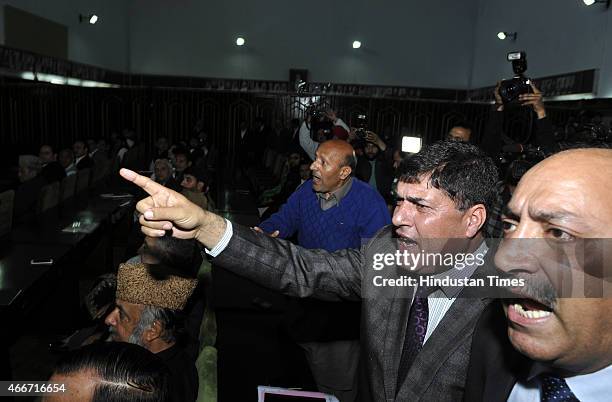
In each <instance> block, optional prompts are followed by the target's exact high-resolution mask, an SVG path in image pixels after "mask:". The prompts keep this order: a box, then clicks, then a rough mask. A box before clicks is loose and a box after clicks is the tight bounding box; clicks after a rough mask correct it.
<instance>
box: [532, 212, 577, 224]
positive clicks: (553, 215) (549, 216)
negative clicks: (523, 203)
mask: <svg viewBox="0 0 612 402" xmlns="http://www.w3.org/2000/svg"><path fill="white" fill-rule="evenodd" d="M529 215H530V216H531V217H532V218H533V219H534V220H536V221H541V222H549V221H554V220H557V221H559V220H567V219H568V218H569V219H575V218H576V217H577V215H576V214H575V213H573V212H570V211H566V210H558V211H543V210H530V211H529Z"/></svg>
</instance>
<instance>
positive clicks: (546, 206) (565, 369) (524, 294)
mask: <svg viewBox="0 0 612 402" xmlns="http://www.w3.org/2000/svg"><path fill="white" fill-rule="evenodd" d="M611 172H612V150H610V149H595V148H590V149H588V148H587V149H575V150H570V151H564V152H561V153H559V154H556V155H554V156H552V157H550V158H549V159H546V160H544V161H543V162H540V163H539V164H537V165H536V166H535V167H533V168H532V169H531V170H529V171H528V172H527V173H526V174H525V176H523V178H522V179H521V181H520V182H519V184H518V187H517V188H516V191H515V192H514V194H513V196H512V199H511V201H510V203H509V204H508V211H507V212H506V213H505V214H504V215H505V216H504V231H505V234H504V240H503V242H502V243H501V245H500V247H499V249H498V251H497V254H496V256H495V262H496V265H497V266H498V267H499V268H500V269H501V270H502V271H505V272H506V273H508V274H510V275H513V276H515V277H516V278H520V279H522V280H524V281H525V286H522V287H515V288H512V289H511V291H512V292H513V293H515V295H514V297H515V298H506V299H501V300H500V302H499V303H493V304H491V305H490V307H489V308H487V310H486V311H485V313H483V315H482V318H481V319H480V321H479V324H478V326H477V329H476V332H475V335H474V340H473V349H472V360H471V362H470V369H469V374H468V380H467V386H466V398H465V400H466V401H470V402H471V401H487V402H490V401H511V402H515V401H546V402H548V401H582V402H585V401H609V400H610V395H611V394H612V298H610V296H611V295H612V293H611V292H610V281H611V279H612V275H611V273H610V270H609V269H608V268H607V267H606V264H608V261H607V258H605V257H606V253H608V254H609V253H610V252H609V249H610V247H609V240H607V239H609V238H610V237H612V225H611V223H612V203H611V202H610V200H611V198H612V190H611V189H610V187H609V186H606V185H602V184H603V183H607V182H609V180H610V178H611V174H612V173H611ZM607 257H609V255H608V256H607Z"/></svg>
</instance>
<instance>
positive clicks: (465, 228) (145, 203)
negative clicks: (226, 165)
mask: <svg viewBox="0 0 612 402" xmlns="http://www.w3.org/2000/svg"><path fill="white" fill-rule="evenodd" d="M459 173H461V174H459ZM121 175H122V176H123V177H124V178H125V179H127V180H130V181H132V182H134V183H135V184H137V185H138V186H140V187H141V188H143V189H144V190H145V191H147V192H148V193H149V194H150V197H148V198H146V199H144V200H141V201H140V202H139V203H138V205H137V209H138V211H139V212H141V213H142V214H143V215H142V216H141V219H140V223H141V225H142V231H143V233H145V234H146V235H148V236H156V237H159V236H163V235H164V234H165V233H166V232H165V231H166V230H172V233H173V235H174V236H177V237H182V238H196V239H197V240H198V241H199V242H200V243H202V244H203V245H204V246H205V247H206V249H207V250H208V252H209V254H210V255H212V256H214V257H215V260H214V263H216V264H217V265H219V266H222V267H225V268H227V269H230V270H232V271H234V272H236V273H238V274H240V275H243V276H245V277H247V278H250V279H252V280H255V281H257V282H259V283H260V284H263V285H265V286H268V287H270V288H272V289H276V290H280V291H283V292H285V293H286V294H289V295H292V296H299V297H310V296H312V297H316V298H319V299H323V300H330V301H334V300H335V301H340V300H362V318H361V320H362V322H361V348H362V356H361V370H362V373H361V381H360V384H359V388H360V389H359V392H360V398H361V400H364V401H417V400H423V401H457V400H461V399H462V397H463V388H464V384H465V374H466V369H467V363H468V360H469V352H470V344H471V335H472V332H473V329H474V326H475V325H476V322H477V319H478V317H479V315H480V313H481V312H482V310H483V309H484V307H485V306H486V305H487V304H488V301H487V300H483V299H481V298H470V297H468V293H469V292H470V288H468V287H461V286H451V287H448V286H441V287H435V286H432V287H431V288H428V287H427V286H426V285H423V286H418V288H417V289H415V286H413V285H408V286H405V285H402V284H401V283H400V282H399V280H402V278H404V276H407V275H409V274H410V273H413V274H414V273H417V274H419V273H425V272H427V273H430V271H429V269H430V268H436V267H435V266H433V265H432V266H429V265H427V264H423V265H421V264H416V265H415V266H412V267H407V266H406V265H405V264H400V263H396V262H390V263H389V264H388V265H387V266H386V267H385V268H384V269H383V270H381V269H380V268H379V267H377V266H375V265H374V263H375V262H376V261H377V258H378V257H380V256H384V257H385V258H387V257H389V256H391V257H392V255H393V254H394V253H395V254H397V253H400V251H401V252H405V253H404V254H405V255H408V254H410V255H414V254H415V253H419V252H421V251H422V250H428V252H429V251H431V252H435V251H444V250H445V249H448V250H452V251H454V252H461V253H464V254H466V255H467V254H468V253H471V254H475V255H476V256H478V255H480V257H481V258H482V257H483V256H484V254H485V253H486V251H487V246H486V244H485V243H484V241H483V237H482V234H481V229H482V227H483V225H484V223H485V221H486V207H487V206H488V205H489V204H490V202H491V201H492V200H493V197H494V194H493V189H494V184H495V181H496V180H497V169H496V168H495V165H494V164H493V161H492V160H491V159H490V158H488V157H487V156H486V155H485V154H484V153H483V152H482V151H480V150H479V149H478V148H477V147H475V146H473V145H469V144H465V143H460V142H452V141H446V142H439V143H436V144H433V145H431V146H429V147H425V148H423V150H422V151H421V152H420V153H419V154H417V155H415V156H414V157H412V158H410V159H409V160H407V161H406V163H404V164H403V165H402V168H401V172H400V176H399V184H398V189H397V192H398V202H397V204H396V207H395V211H394V215H393V225H389V226H385V227H383V228H382V229H381V230H380V231H379V232H378V233H377V234H376V235H375V236H374V238H373V239H369V240H368V239H364V243H365V244H364V245H363V246H362V247H361V248H360V249H359V250H355V249H347V250H339V251H336V252H334V253H329V252H326V251H324V250H307V249H304V248H301V247H299V246H296V245H293V244H291V243H289V242H287V241H285V240H281V239H277V238H271V237H269V236H268V235H266V234H263V233H258V232H256V231H254V230H251V229H249V228H245V227H242V226H240V225H235V224H232V223H231V222H229V221H227V220H225V219H223V218H222V217H220V216H217V215H215V214H212V213H209V212H206V211H203V210H201V209H200V208H198V207H197V206H195V205H194V204H192V203H190V202H188V201H187V199H185V198H184V197H183V196H181V195H180V194H177V193H174V192H170V191H169V190H167V189H165V188H163V187H161V186H158V185H156V184H155V183H153V182H152V181H151V180H150V179H148V178H146V177H143V176H140V175H137V174H136V173H134V172H132V171H129V170H125V169H124V170H121ZM436 239H439V241H437V240H436ZM448 239H457V240H456V241H454V242H449V241H447V240H448ZM436 243H440V244H442V245H443V246H444V248H441V247H439V246H440V244H436ZM430 244H433V245H434V246H430ZM451 246H452V247H453V248H452V249H450V248H448V247H451ZM392 258H393V257H392ZM379 262H380V261H379ZM462 268H463V269H461V270H460V269H459V267H458V266H457V267H455V266H454V265H453V264H452V263H451V265H450V267H448V268H447V270H446V271H443V272H438V271H435V272H436V274H435V275H434V277H440V276H443V277H449V278H450V277H451V276H459V277H461V276H463V277H464V279H465V278H468V279H470V278H474V277H477V276H482V275H484V274H485V271H487V270H486V268H485V266H482V265H480V264H477V263H470V264H466V265H465V266H464V267H462ZM477 268H481V269H477ZM432 274H433V273H432ZM427 278H430V277H427ZM385 279H386V280H387V281H386V282H384V280H385ZM391 280H398V282H393V283H394V284H397V285H396V286H393V284H391V282H390V281H391ZM381 282H384V283H387V284H388V285H389V286H385V285H384V283H382V284H381ZM417 283H418V282H417ZM430 311H431V314H430V313H429V312H430Z"/></svg>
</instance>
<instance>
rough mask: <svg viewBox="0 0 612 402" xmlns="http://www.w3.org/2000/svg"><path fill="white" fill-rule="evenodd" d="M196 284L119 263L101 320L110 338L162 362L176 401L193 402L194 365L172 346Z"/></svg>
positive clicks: (149, 268) (154, 268) (154, 269)
mask: <svg viewBox="0 0 612 402" xmlns="http://www.w3.org/2000/svg"><path fill="white" fill-rule="evenodd" d="M196 285H197V280H196V279H190V278H185V277H183V276H179V275H176V274H175V273H172V272H170V271H169V270H168V269H166V268H164V267H160V266H148V265H146V264H143V263H126V264H121V265H120V266H119V270H118V272H117V292H116V300H115V308H114V309H113V310H112V311H111V312H110V314H109V315H108V316H107V317H106V319H105V323H106V324H107V325H108V326H109V327H110V340H112V341H115V342H128V343H133V344H136V345H139V346H142V347H144V348H145V349H147V350H149V351H150V352H152V353H154V354H155V355H157V356H158V357H159V358H160V359H161V360H163V361H164V363H166V365H167V366H168V368H169V369H170V384H171V388H172V396H173V398H172V400H173V401H176V402H187V401H190V402H191V401H195V399H196V397H197V394H198V374H197V371H196V368H195V365H194V362H193V360H192V359H191V358H190V357H189V355H188V354H187V353H186V352H185V351H184V350H183V347H182V345H179V342H178V341H179V339H178V338H179V335H180V331H181V329H182V325H181V324H182V321H183V320H182V318H183V317H182V311H183V309H184V308H185V305H186V304H187V300H188V299H189V297H190V296H191V294H192V293H193V291H194V289H195V287H196Z"/></svg>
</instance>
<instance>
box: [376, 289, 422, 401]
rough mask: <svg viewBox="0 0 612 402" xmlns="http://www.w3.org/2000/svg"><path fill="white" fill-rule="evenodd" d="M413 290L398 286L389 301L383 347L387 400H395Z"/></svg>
mask: <svg viewBox="0 0 612 402" xmlns="http://www.w3.org/2000/svg"><path fill="white" fill-rule="evenodd" d="M413 293H414V289H413V288H412V287H402V286H398V287H396V289H395V297H393V299H391V300H389V301H388V302H389V303H390V306H389V309H388V311H389V314H388V317H387V330H386V332H385V333H386V336H385V347H384V376H383V381H384V384H385V394H386V397H387V400H389V399H391V400H392V399H394V398H395V393H396V392H395V391H396V387H397V372H398V369H399V363H400V358H401V354H402V348H403V346H404V338H405V337H406V324H407V322H408V316H409V314H410V305H411V301H412V297H413Z"/></svg>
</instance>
